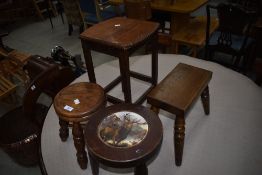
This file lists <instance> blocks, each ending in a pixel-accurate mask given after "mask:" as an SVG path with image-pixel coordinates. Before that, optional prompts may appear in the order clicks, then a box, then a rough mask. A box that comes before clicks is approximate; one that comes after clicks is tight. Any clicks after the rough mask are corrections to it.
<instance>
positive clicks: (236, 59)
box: [205, 3, 254, 71]
mask: <svg viewBox="0 0 262 175" xmlns="http://www.w3.org/2000/svg"><path fill="white" fill-rule="evenodd" d="M206 10H207V25H206V26H207V29H206V48H205V49H206V53H205V58H206V59H207V60H213V57H214V54H215V53H217V52H220V53H224V54H227V55H229V56H230V57H229V58H231V57H232V58H233V61H232V64H228V63H225V61H224V62H221V61H220V62H219V63H220V64H224V65H225V66H227V67H230V68H232V69H235V70H238V71H240V70H241V69H243V67H244V65H243V64H245V63H246V60H247V53H248V50H249V49H250V46H251V44H252V43H253V40H252V39H251V38H249V33H250V29H251V25H252V23H253V22H254V21H253V19H252V17H254V16H253V15H254V14H253V13H252V12H249V11H247V10H245V9H244V8H243V7H241V6H239V5H236V4H230V3H219V4H218V5H216V6H213V5H207V7H206ZM211 10H216V11H217V16H218V20H219V26H218V29H217V31H216V32H215V33H214V35H211V36H210V31H211V25H210V24H211V22H210V21H211V17H210V12H211ZM224 58H228V57H224ZM241 60H242V61H241Z"/></svg>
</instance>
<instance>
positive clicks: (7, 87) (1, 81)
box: [0, 75, 16, 99]
mask: <svg viewBox="0 0 262 175" xmlns="http://www.w3.org/2000/svg"><path fill="white" fill-rule="evenodd" d="M15 89H16V85H15V84H13V83H12V82H11V81H9V80H7V79H6V78H4V77H3V76H1V75H0V99H3V98H5V97H7V96H8V95H10V94H12V93H13V92H15Z"/></svg>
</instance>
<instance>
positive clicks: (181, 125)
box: [174, 115, 185, 166]
mask: <svg viewBox="0 0 262 175" xmlns="http://www.w3.org/2000/svg"><path fill="white" fill-rule="evenodd" d="M174 132H175V135H174V143H175V144H174V147H175V160H176V165H177V166H180V165H181V163H182V157H183V149H184V138H185V118H184V116H178V115H177V116H176V120H175V128H174Z"/></svg>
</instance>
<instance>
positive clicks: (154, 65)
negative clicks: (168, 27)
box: [151, 35, 158, 86]
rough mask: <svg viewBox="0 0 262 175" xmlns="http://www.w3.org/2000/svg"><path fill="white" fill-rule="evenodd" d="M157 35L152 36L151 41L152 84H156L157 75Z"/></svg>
mask: <svg viewBox="0 0 262 175" xmlns="http://www.w3.org/2000/svg"><path fill="white" fill-rule="evenodd" d="M157 42H158V41H157V35H155V36H154V38H153V43H152V70H151V71H152V84H153V85H154V86H156V85H157V78H158V77H157V76H158V47H157Z"/></svg>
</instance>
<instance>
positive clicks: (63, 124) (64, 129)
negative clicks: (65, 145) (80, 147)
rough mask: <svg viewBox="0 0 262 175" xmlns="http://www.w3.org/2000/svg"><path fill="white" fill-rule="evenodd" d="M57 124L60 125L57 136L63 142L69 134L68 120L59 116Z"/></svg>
mask: <svg viewBox="0 0 262 175" xmlns="http://www.w3.org/2000/svg"><path fill="white" fill-rule="evenodd" d="M59 125H60V129H59V136H60V138H61V140H62V141H63V142H65V141H66V139H67V138H68V136H69V129H68V122H67V121H64V120H62V119H60V118H59Z"/></svg>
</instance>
